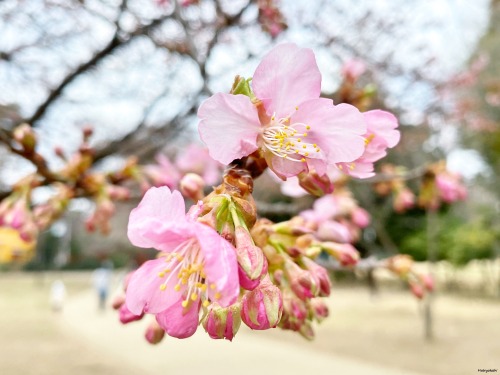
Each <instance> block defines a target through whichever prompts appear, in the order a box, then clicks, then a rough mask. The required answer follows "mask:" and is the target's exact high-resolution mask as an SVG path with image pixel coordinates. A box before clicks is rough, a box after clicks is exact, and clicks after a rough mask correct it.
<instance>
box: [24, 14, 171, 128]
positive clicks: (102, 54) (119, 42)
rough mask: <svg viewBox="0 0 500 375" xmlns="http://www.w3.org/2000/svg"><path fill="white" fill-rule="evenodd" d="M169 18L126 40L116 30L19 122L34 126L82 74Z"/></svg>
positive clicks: (147, 26)
mask: <svg viewBox="0 0 500 375" xmlns="http://www.w3.org/2000/svg"><path fill="white" fill-rule="evenodd" d="M168 17H169V16H163V17H161V18H157V19H155V20H153V21H152V22H151V23H149V24H148V25H146V26H141V27H139V28H137V29H136V30H135V31H134V32H132V33H131V34H130V37H129V38H128V39H124V38H121V37H120V36H119V35H118V30H117V32H116V33H115V35H114V36H113V39H111V41H110V42H109V43H108V44H107V45H106V47H104V48H103V49H102V50H101V51H99V52H98V53H96V54H94V56H93V57H92V58H91V59H90V60H88V61H87V62H85V63H83V64H81V65H79V66H78V67H77V68H76V69H75V70H73V72H71V73H69V74H68V75H67V76H66V77H65V78H64V79H63V80H62V81H61V82H60V83H59V85H57V87H55V88H54V89H53V90H52V91H51V92H50V94H49V96H48V97H47V98H46V99H45V100H44V101H43V102H42V103H41V104H40V105H39V106H38V108H37V109H36V111H35V112H34V113H33V115H32V116H30V117H29V118H26V119H23V120H22V121H21V122H26V123H28V124H31V125H32V126H35V123H36V122H37V121H38V120H40V119H41V118H42V117H43V116H44V115H45V113H46V112H47V110H48V109H49V107H50V106H51V105H52V103H54V102H55V101H56V100H57V99H58V98H59V97H60V96H61V94H62V93H63V91H64V89H65V88H66V87H67V86H68V85H69V84H71V83H72V82H73V81H74V80H75V79H76V78H77V77H78V76H80V75H82V74H83V73H86V72H87V71H89V70H90V69H91V68H93V67H94V66H96V65H97V64H98V63H99V62H100V61H101V60H103V59H104V58H106V57H107V56H109V55H110V54H111V53H112V52H113V51H115V50H116V49H117V48H118V47H122V46H125V45H127V44H129V43H130V42H131V41H132V40H134V39H135V38H136V37H137V36H140V35H145V34H148V33H149V32H151V31H152V30H153V29H155V28H156V27H157V26H159V25H160V24H161V23H162V22H163V21H164V20H165V19H167V18H168Z"/></svg>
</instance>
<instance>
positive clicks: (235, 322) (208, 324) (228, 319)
mask: <svg viewBox="0 0 500 375" xmlns="http://www.w3.org/2000/svg"><path fill="white" fill-rule="evenodd" d="M202 324H203V328H205V331H207V333H208V335H209V336H210V337H211V338H213V339H226V340H229V341H232V340H233V338H234V336H235V335H236V333H237V332H238V330H239V328H240V325H241V304H240V303H236V304H234V305H231V306H229V307H221V306H219V305H218V304H217V303H212V305H211V306H210V307H209V311H208V314H207V315H206V316H205V318H204V319H203V321H202Z"/></svg>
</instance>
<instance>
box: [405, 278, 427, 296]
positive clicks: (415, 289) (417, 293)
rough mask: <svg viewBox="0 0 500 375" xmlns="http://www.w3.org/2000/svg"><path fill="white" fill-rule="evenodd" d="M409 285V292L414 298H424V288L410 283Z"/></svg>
mask: <svg viewBox="0 0 500 375" xmlns="http://www.w3.org/2000/svg"><path fill="white" fill-rule="evenodd" d="M409 285H410V290H411V292H412V293H413V295H414V296H415V297H417V298H418V299H422V298H424V294H425V292H424V288H422V285H420V284H418V283H414V282H410V284H409Z"/></svg>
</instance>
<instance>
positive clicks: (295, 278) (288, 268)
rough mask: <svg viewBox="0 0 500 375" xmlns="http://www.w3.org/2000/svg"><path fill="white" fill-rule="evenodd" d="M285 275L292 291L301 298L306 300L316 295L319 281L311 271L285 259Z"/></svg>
mask: <svg viewBox="0 0 500 375" xmlns="http://www.w3.org/2000/svg"><path fill="white" fill-rule="evenodd" d="M285 275H286V277H287V279H288V281H289V283H290V286H291V288H292V290H293V292H294V293H295V295H296V296H297V297H299V298H300V299H301V300H306V299H309V298H312V297H316V296H317V295H318V293H319V290H320V289H319V284H320V281H319V280H318V279H317V278H316V276H315V275H313V274H312V273H311V272H309V271H306V270H304V269H302V268H300V267H299V266H298V265H297V264H295V263H294V262H292V261H286V262H285Z"/></svg>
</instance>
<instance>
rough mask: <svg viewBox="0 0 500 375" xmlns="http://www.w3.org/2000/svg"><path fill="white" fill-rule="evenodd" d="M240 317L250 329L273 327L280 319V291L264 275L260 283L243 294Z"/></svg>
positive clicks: (281, 307)
mask: <svg viewBox="0 0 500 375" xmlns="http://www.w3.org/2000/svg"><path fill="white" fill-rule="evenodd" d="M241 303H242V307H241V319H242V320H243V322H244V323H245V324H246V325H247V326H249V327H250V328H252V329H256V330H265V329H269V328H274V327H276V325H277V324H278V323H279V321H280V319H281V314H282V312H283V298H282V296H281V291H280V290H279V288H277V287H276V286H275V285H273V284H272V283H271V280H269V277H268V276H266V277H265V278H264V279H263V280H262V281H261V283H260V285H259V286H258V287H257V288H256V289H254V290H253V291H251V292H248V293H247V294H245V295H244V296H243V299H242V301H241Z"/></svg>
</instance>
